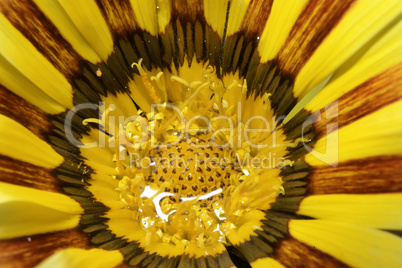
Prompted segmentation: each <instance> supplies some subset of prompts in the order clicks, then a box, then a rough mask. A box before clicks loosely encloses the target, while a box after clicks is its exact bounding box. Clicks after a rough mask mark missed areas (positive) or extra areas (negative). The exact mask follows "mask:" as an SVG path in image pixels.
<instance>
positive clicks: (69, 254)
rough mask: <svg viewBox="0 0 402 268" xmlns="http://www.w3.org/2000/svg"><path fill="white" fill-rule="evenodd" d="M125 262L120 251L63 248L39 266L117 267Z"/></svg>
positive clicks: (47, 267)
mask: <svg viewBox="0 0 402 268" xmlns="http://www.w3.org/2000/svg"><path fill="white" fill-rule="evenodd" d="M122 262H123V255H122V254H121V253H120V251H117V250H113V251H109V250H103V249H98V248H94V249H90V250H85V249H79V248H69V249H63V250H60V251H58V252H56V253H55V254H53V255H51V256H50V257H49V258H47V259H46V260H44V261H43V262H41V263H40V264H39V265H38V266H37V268H54V267H58V268H79V267H86V268H103V267H115V266H117V265H119V264H120V263H122Z"/></svg>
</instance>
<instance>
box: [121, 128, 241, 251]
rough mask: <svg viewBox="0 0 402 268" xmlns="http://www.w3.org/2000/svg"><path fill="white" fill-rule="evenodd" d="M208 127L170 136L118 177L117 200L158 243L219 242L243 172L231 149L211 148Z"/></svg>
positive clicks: (223, 239)
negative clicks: (232, 193)
mask: <svg viewBox="0 0 402 268" xmlns="http://www.w3.org/2000/svg"><path fill="white" fill-rule="evenodd" d="M211 136H212V133H211V132H209V131H205V132H201V131H200V132H197V133H194V134H187V135H186V137H183V138H180V136H179V135H178V134H177V133H176V134H170V135H167V136H166V140H172V138H175V140H176V142H175V144H174V145H172V144H171V143H168V144H166V143H165V144H162V143H158V145H156V146H155V148H153V149H151V150H149V151H148V152H147V153H146V154H145V156H144V157H142V158H136V159H135V160H134V161H133V163H132V166H131V167H130V168H129V169H130V173H131V174H133V175H132V176H130V177H127V176H126V177H124V178H123V180H121V181H120V184H119V186H120V187H119V190H120V191H121V198H122V201H123V202H125V203H126V204H127V207H128V208H129V209H131V210H132V211H133V218H134V219H135V220H138V221H139V222H141V225H142V227H143V228H144V230H146V231H147V232H152V233H156V234H158V235H159V236H160V238H161V239H162V240H163V241H164V242H173V243H178V242H179V241H181V242H182V243H184V244H187V243H188V241H196V242H197V244H198V246H200V247H204V244H213V243H214V242H216V241H225V232H227V231H228V227H229V226H228V224H225V219H226V217H227V215H226V214H227V213H226V212H225V208H224V207H225V204H226V203H227V199H225V197H228V196H229V192H230V190H232V189H233V188H235V187H237V186H238V185H239V184H240V182H241V180H242V177H243V176H245V174H244V173H243V171H242V170H241V169H240V167H239V166H238V162H237V159H236V158H235V157H233V155H234V153H233V151H232V150H231V149H227V148H222V146H219V147H214V146H213V143H214V142H213V139H212V137H211Z"/></svg>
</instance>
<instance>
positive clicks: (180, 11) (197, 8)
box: [171, 0, 205, 22]
mask: <svg viewBox="0 0 402 268" xmlns="http://www.w3.org/2000/svg"><path fill="white" fill-rule="evenodd" d="M171 5H172V16H174V17H176V18H179V19H182V20H187V21H193V22H195V21H197V20H202V21H205V19H204V2H203V1H202V0H195V1H192V0H177V1H171Z"/></svg>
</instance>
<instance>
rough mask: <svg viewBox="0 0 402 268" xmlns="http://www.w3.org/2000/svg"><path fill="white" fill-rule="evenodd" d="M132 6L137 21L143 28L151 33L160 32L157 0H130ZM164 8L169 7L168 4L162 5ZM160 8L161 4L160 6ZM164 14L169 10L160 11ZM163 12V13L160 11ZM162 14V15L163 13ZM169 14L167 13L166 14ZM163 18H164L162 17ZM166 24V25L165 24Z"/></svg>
mask: <svg viewBox="0 0 402 268" xmlns="http://www.w3.org/2000/svg"><path fill="white" fill-rule="evenodd" d="M130 2H131V6H132V7H133V10H134V14H135V18H136V22H137V24H138V26H140V28H141V29H144V30H146V31H148V32H149V33H150V34H152V35H154V36H156V35H157V34H158V27H159V24H158V22H157V13H156V11H157V1H137V0H130ZM161 7H162V8H167V5H166V4H164V5H162V6H161ZM158 9H159V6H158ZM160 12H162V14H163V13H164V12H165V14H166V12H168V10H167V9H166V10H165V11H160ZM159 14H161V13H159ZM162 14H161V15H162ZM166 15H167V14H166ZM162 20H163V19H162ZM165 26H166V25H165ZM161 27H162V29H164V28H165V27H164V26H163V24H162V25H161Z"/></svg>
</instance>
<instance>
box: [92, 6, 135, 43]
mask: <svg viewBox="0 0 402 268" xmlns="http://www.w3.org/2000/svg"><path fill="white" fill-rule="evenodd" d="M96 4H97V5H98V6H99V9H100V11H101V12H102V14H103V16H104V18H105V21H106V22H107V23H108V25H109V27H110V32H111V33H113V34H114V38H115V40H118V39H120V38H124V39H126V40H127V39H128V38H131V37H132V36H133V33H134V30H135V29H136V18H135V14H134V11H133V8H132V6H131V3H130V1H129V0H112V1H110V0H96Z"/></svg>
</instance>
